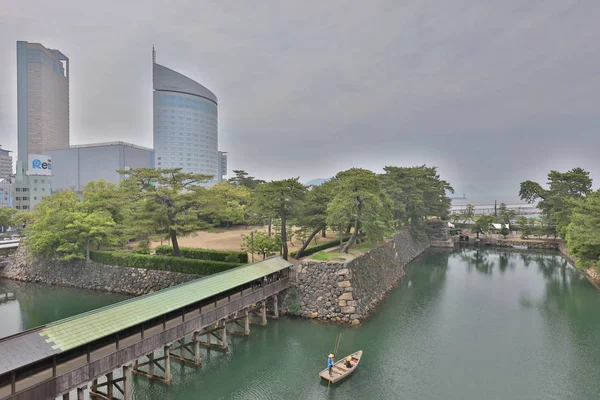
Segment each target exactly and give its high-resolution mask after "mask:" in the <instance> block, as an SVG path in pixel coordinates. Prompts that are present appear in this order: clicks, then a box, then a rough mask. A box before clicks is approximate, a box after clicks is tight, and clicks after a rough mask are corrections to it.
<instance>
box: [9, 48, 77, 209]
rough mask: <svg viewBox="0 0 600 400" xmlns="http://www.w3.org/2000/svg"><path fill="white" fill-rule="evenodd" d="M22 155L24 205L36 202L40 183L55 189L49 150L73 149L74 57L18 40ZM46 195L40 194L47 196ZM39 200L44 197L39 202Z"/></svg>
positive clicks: (18, 191) (19, 191)
mask: <svg viewBox="0 0 600 400" xmlns="http://www.w3.org/2000/svg"><path fill="white" fill-rule="evenodd" d="M17 114H18V120H17V125H18V154H17V171H16V182H15V184H14V185H13V187H14V189H13V190H14V191H15V199H16V197H19V199H20V202H16V201H15V203H16V207H17V208H19V209H25V210H27V209H30V208H31V207H33V206H34V205H35V203H36V202H34V201H33V200H32V199H31V196H30V193H31V192H32V191H33V189H34V187H35V188H37V189H39V192H44V194H49V193H50V188H51V162H50V158H49V157H47V156H43V154H44V152H45V151H46V150H52V149H61V148H68V147H69V59H68V58H67V56H65V55H64V54H63V53H61V52H60V51H59V50H54V49H49V48H46V47H44V46H42V45H41V44H39V43H29V42H24V41H18V42H17ZM41 197H42V196H36V198H37V199H39V200H41ZM39 200H38V201H39Z"/></svg>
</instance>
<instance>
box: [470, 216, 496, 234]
mask: <svg viewBox="0 0 600 400" xmlns="http://www.w3.org/2000/svg"><path fill="white" fill-rule="evenodd" d="M494 221H495V218H494V217H493V216H491V215H482V216H481V217H479V218H477V219H476V220H475V224H474V225H473V227H472V228H471V229H472V231H473V232H475V234H476V235H477V238H478V239H479V234H487V233H488V232H489V231H490V227H491V225H492V224H493V223H494Z"/></svg>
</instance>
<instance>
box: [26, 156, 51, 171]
mask: <svg viewBox="0 0 600 400" xmlns="http://www.w3.org/2000/svg"><path fill="white" fill-rule="evenodd" d="M31 168H33V169H50V170H51V169H52V165H51V164H50V160H48V162H42V160H39V159H37V158H34V159H33V161H31Z"/></svg>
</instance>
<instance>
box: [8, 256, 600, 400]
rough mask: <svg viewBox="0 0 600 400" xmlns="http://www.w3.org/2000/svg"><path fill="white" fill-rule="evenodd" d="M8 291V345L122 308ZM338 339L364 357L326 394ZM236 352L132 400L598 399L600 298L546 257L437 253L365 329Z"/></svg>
mask: <svg viewBox="0 0 600 400" xmlns="http://www.w3.org/2000/svg"><path fill="white" fill-rule="evenodd" d="M6 285H7V282H6V281H0V289H1V288H2V287H3V286H6ZM8 285H12V289H11V290H14V291H15V293H16V294H17V301H13V302H9V303H5V304H0V321H2V322H0V334H1V335H6V334H10V333H14V332H15V331H17V330H19V329H26V328H29V327H32V326H33V325H36V324H41V323H44V322H47V321H51V320H54V319H58V318H63V317H66V316H68V315H71V314H74V313H78V312H83V311H86V310H88V309H92V308H95V307H99V306H101V305H104V304H107V303H111V302H114V301H117V300H119V299H121V298H123V297H120V296H114V295H103V294H98V293H90V292H84V291H77V290H70V289H63V288H61V289H58V288H51V287H47V286H38V285H33V286H30V285H23V284H19V285H13V284H12V283H9V284H8ZM30 287H34V289H30ZM0 291H1V290H0ZM7 321H8V322H7ZM6 322H7V324H6ZM340 332H341V333H342V335H341V344H340V349H339V352H338V354H339V355H344V354H348V353H350V352H353V351H355V350H358V349H362V350H363V351H364V356H363V360H362V361H361V363H360V366H359V367H358V369H357V370H356V372H355V374H354V375H353V376H351V377H350V378H349V379H348V380H346V381H344V382H342V383H341V384H338V385H335V386H332V387H331V388H328V386H327V385H326V384H323V383H322V382H320V381H319V378H318V376H317V374H318V372H319V370H321V369H323V368H325V366H326V358H327V354H329V353H330V352H331V351H332V349H333V346H334V342H335V339H336V336H337V335H338V333H340ZM229 341H230V350H229V352H227V353H222V352H218V351H205V350H202V362H203V365H202V367H201V368H194V367H192V366H188V365H185V366H183V365H182V364H181V363H179V362H177V361H173V362H172V374H173V384H172V385H170V386H167V385H164V384H161V383H159V382H151V381H148V380H147V379H145V378H143V377H135V378H134V398H135V399H137V400H140V399H156V400H158V399H161V400H162V399H181V400H183V399H186V400H187V399H239V400H241V399H265V400H268V399H372V400H375V399H419V400H421V399H440V400H453V399H456V400H468V399H473V400H479V399H481V400H484V399H490V400H493V399H499V400H500V399H502V400H505V399H523V400H525V399H527V400H538V399H539V400H542V399H543V400H552V399H556V400H569V399H573V400H575V399H576V400H592V399H593V400H597V399H598V398H600V296H599V294H598V292H597V291H596V289H595V288H594V287H593V286H592V285H591V284H589V283H588V282H587V281H586V280H585V279H584V278H583V277H582V276H581V275H580V274H579V273H578V272H577V271H575V270H574V269H573V268H571V267H569V266H567V264H566V263H565V262H564V261H563V260H562V259H561V258H560V257H559V256H557V255H554V254H548V253H546V254H543V253H527V252H513V251H495V250H489V251H488V250H464V251H455V252H445V251H444V252H439V251H431V252H429V253H427V254H426V255H425V256H423V257H422V258H420V259H418V260H417V261H416V262H415V263H413V264H412V265H411V266H410V268H409V269H408V274H407V277H406V278H405V279H404V280H403V281H402V282H401V283H400V285H399V286H398V288H396V289H394V290H393V291H392V292H391V293H390V294H389V296H388V298H387V299H386V300H385V301H384V302H383V304H382V305H381V307H380V308H379V309H378V310H377V312H376V313H375V314H374V315H373V316H372V317H371V318H370V319H368V320H367V321H365V323H364V324H363V326H361V327H358V328H354V327H341V326H332V325H327V324H323V323H318V322H315V321H307V320H300V319H293V318H281V319H279V320H277V321H273V320H269V324H268V326H267V327H266V328H262V327H255V326H253V327H252V331H251V335H250V337H249V338H244V337H234V338H230V339H229Z"/></svg>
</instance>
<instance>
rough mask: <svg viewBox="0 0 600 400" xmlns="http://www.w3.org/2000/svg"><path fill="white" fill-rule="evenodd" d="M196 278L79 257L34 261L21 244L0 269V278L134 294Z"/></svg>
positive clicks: (194, 276) (196, 276)
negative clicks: (80, 258) (84, 259)
mask: <svg viewBox="0 0 600 400" xmlns="http://www.w3.org/2000/svg"><path fill="white" fill-rule="evenodd" d="M199 277H200V276H198V275H186V274H180V273H177V272H169V271H157V270H147V269H141V268H129V267H119V266H112V265H104V264H97V263H94V262H91V263H85V261H83V260H77V261H71V262H61V261H56V260H50V261H34V260H31V259H29V258H28V257H27V254H26V251H25V250H24V247H22V248H19V251H18V252H17V253H15V254H14V255H13V256H12V257H11V258H10V260H9V262H8V264H7V265H6V266H5V267H4V268H0V278H8V279H14V280H17V281H25V282H37V283H44V284H49V285H58V286H71V287H77V288H81V289H90V290H102V291H105V292H114V293H123V294H129V295H134V296H137V295H142V294H146V293H152V292H154V291H157V290H160V289H164V288H167V287H169V286H174V285H178V284H180V283H184V282H187V281H191V280H193V279H197V278H199Z"/></svg>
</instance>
